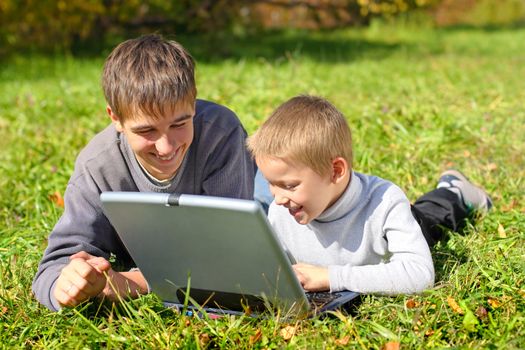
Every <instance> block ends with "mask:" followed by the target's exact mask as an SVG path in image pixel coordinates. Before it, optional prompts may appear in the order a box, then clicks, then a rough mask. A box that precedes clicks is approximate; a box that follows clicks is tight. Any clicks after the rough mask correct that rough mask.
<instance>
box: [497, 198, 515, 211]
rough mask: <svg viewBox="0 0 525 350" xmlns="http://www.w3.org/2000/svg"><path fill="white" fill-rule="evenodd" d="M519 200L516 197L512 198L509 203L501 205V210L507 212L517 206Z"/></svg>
mask: <svg viewBox="0 0 525 350" xmlns="http://www.w3.org/2000/svg"><path fill="white" fill-rule="evenodd" d="M518 204H519V202H518V200H517V199H516V198H513V199H512V200H511V201H510V203H509V204H505V205H502V206H501V211H504V212H507V211H511V210H513V209H515V208H516V207H517V206H518Z"/></svg>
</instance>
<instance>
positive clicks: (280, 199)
mask: <svg viewBox="0 0 525 350" xmlns="http://www.w3.org/2000/svg"><path fill="white" fill-rule="evenodd" d="M286 203H288V198H286V197H285V196H282V195H281V194H279V193H276V194H275V204H277V205H285V204H286Z"/></svg>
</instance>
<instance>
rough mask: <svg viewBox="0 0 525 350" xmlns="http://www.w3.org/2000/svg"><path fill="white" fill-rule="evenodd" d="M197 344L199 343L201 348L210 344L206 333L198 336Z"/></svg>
mask: <svg viewBox="0 0 525 350" xmlns="http://www.w3.org/2000/svg"><path fill="white" fill-rule="evenodd" d="M199 342H200V343H201V346H206V345H207V344H208V343H209V342H210V335H209V334H208V333H202V334H200V335H199Z"/></svg>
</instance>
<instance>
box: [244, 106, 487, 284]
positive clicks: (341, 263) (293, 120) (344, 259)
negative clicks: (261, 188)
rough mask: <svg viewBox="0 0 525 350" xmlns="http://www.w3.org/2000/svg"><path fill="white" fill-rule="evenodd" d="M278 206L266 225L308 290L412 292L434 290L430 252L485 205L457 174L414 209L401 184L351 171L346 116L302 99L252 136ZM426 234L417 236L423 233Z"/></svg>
mask: <svg viewBox="0 0 525 350" xmlns="http://www.w3.org/2000/svg"><path fill="white" fill-rule="evenodd" d="M247 144H248V149H249V150H250V151H251V153H252V155H253V156H254V158H255V161H256V163H257V166H258V167H259V170H260V171H261V172H262V174H263V175H264V177H265V178H266V179H267V180H268V182H269V185H270V190H271V192H272V194H273V196H274V201H273V203H272V204H271V205H270V208H269V213H268V216H269V220H270V222H271V224H272V225H273V227H274V228H275V230H276V233H277V235H278V236H279V239H280V240H281V242H282V244H283V246H284V248H285V249H286V250H288V252H289V253H290V254H291V255H292V256H293V257H294V258H295V260H296V261H298V262H299V263H298V264H296V265H294V270H295V273H296V275H297V277H298V278H299V280H300V282H301V284H302V286H303V288H304V289H305V290H307V291H323V290H330V291H333V292H335V291H340V290H352V291H356V292H360V293H381V294H398V293H416V292H420V291H423V290H425V289H427V288H429V287H432V286H433V283H434V267H433V263H432V258H431V255H430V250H429V245H433V244H434V243H435V242H436V241H437V240H439V239H440V238H441V237H442V235H443V231H442V229H441V227H439V226H440V225H441V226H445V227H448V228H450V229H453V230H458V229H460V228H461V225H462V224H463V222H464V220H465V218H467V217H468V216H469V215H470V214H471V213H472V212H473V210H474V209H479V210H488V208H490V206H491V202H490V199H489V198H488V196H487V195H486V194H485V192H483V191H482V190H481V189H479V188H477V187H475V186H473V185H472V184H471V183H470V182H468V180H467V179H466V178H465V177H464V176H463V175H462V174H461V173H459V172H457V171H448V172H445V173H444V174H443V176H442V178H441V179H440V184H439V186H438V187H439V188H438V189H436V190H434V191H432V192H430V193H427V194H426V195H424V196H423V197H421V198H420V199H419V200H418V201H416V203H415V204H414V205H413V206H411V205H410V202H409V201H408V199H407V198H406V196H405V194H404V193H403V192H402V191H401V189H400V188H399V187H397V186H396V185H394V184H392V183H391V182H389V181H386V180H383V179H380V178H378V177H375V176H369V175H364V174H360V173H357V172H355V171H353V169H352V138H351V132H350V129H349V127H348V125H347V122H346V119H345V117H344V116H343V115H342V114H341V113H340V112H339V111H338V110H337V109H336V108H335V107H334V106H333V105H331V104H330V103H329V102H328V101H326V100H324V99H322V98H319V97H312V96H298V97H295V98H292V99H291V100H289V101H287V102H285V103H284V104H283V105H281V106H280V107H278V108H277V109H276V110H275V112H274V113H273V114H272V115H271V116H270V118H269V119H268V120H267V121H266V122H265V123H264V124H263V125H262V126H261V127H260V129H259V130H258V131H257V132H256V133H255V134H254V135H253V136H251V137H250V138H249V139H248V142H247ZM422 229H423V232H422Z"/></svg>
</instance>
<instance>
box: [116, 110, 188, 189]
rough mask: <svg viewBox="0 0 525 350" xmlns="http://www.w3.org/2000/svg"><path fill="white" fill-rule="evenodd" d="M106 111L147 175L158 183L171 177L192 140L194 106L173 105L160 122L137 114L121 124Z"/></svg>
mask: <svg viewBox="0 0 525 350" xmlns="http://www.w3.org/2000/svg"><path fill="white" fill-rule="evenodd" d="M107 111H108V114H109V116H110V118H111V120H112V121H113V123H114V125H115V128H116V129H117V131H119V132H121V133H123V134H124V135H125V136H126V138H127V140H128V143H129V144H130V146H131V149H132V150H133V152H134V153H135V156H136V157H137V160H138V161H139V162H140V164H141V165H142V166H143V167H144V169H146V170H147V171H148V173H150V174H151V175H153V176H154V177H155V178H156V179H158V180H166V179H169V178H171V177H173V176H174V175H175V173H176V172H177V170H178V169H179V168H180V165H181V164H182V161H183V159H184V156H185V154H186V152H187V151H188V149H189V147H190V145H191V142H192V141H193V117H194V115H195V105H194V104H189V103H184V104H181V105H177V106H176V107H175V108H172V109H171V110H169V111H168V112H167V113H166V114H165V115H164V117H162V118H160V119H154V118H151V117H148V116H145V115H141V114H139V115H135V116H134V117H133V118H128V119H126V120H125V122H120V120H119V118H118V117H117V116H116V115H115V114H113V112H112V111H111V108H110V107H109V106H108V107H107Z"/></svg>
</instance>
